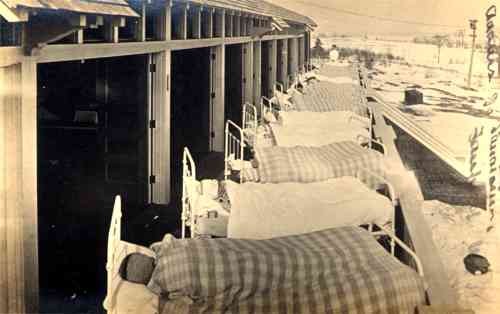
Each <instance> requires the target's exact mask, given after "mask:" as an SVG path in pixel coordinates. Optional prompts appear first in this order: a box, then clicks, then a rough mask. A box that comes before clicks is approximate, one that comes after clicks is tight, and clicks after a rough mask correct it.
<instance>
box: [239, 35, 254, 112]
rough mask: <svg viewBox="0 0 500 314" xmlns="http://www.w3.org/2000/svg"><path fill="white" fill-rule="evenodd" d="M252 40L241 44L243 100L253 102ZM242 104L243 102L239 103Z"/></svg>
mask: <svg viewBox="0 0 500 314" xmlns="http://www.w3.org/2000/svg"><path fill="white" fill-rule="evenodd" d="M253 67H254V65H253V42H249V43H246V44H243V88H242V90H243V101H244V102H249V103H253V96H254V95H253ZM241 105H243V104H241Z"/></svg>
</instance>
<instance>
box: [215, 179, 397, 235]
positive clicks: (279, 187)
mask: <svg viewBox="0 0 500 314" xmlns="http://www.w3.org/2000/svg"><path fill="white" fill-rule="evenodd" d="M225 189H226V191H227V194H228V197H229V202H230V203H231V214H230V216H229V224H228V229H227V235H228V237H229V238H245V239H267V238H272V237H279V236H286V235H293V234H302V233H307V232H312V231H317V230H322V229H327V228H334V227H340V226H359V225H362V224H368V223H377V224H380V225H384V224H386V223H388V222H390V221H391V219H392V215H393V210H394V209H393V207H392V203H391V201H390V200H389V199H388V198H387V197H385V196H383V195H380V194H378V193H377V192H375V191H372V190H370V189H369V188H368V187H367V186H365V185H364V184H363V183H362V182H361V181H359V180H358V179H356V178H354V177H342V178H337V179H331V180H327V181H322V182H314V183H305V184H304V183H296V182H289V183H280V184H260V183H244V184H237V183H234V182H231V181H227V182H226V183H225Z"/></svg>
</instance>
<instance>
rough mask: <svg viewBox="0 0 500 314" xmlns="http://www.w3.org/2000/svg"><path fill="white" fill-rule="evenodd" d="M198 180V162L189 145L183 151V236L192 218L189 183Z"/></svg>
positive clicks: (183, 236)
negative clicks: (195, 161) (195, 160)
mask: <svg viewBox="0 0 500 314" xmlns="http://www.w3.org/2000/svg"><path fill="white" fill-rule="evenodd" d="M192 182H196V164H195V163H194V159H193V156H192V155H191V152H190V151H189V149H188V148H187V147H184V151H183V152H182V199H181V202H182V215H181V221H182V238H183V239H184V238H185V237H186V227H187V225H189V221H190V219H191V205H190V204H191V202H190V200H191V198H192V195H190V193H189V191H190V189H189V186H188V185H189V184H190V183H192Z"/></svg>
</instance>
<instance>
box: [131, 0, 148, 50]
mask: <svg viewBox="0 0 500 314" xmlns="http://www.w3.org/2000/svg"><path fill="white" fill-rule="evenodd" d="M139 14H140V17H139V19H138V20H137V21H136V22H137V24H136V27H135V34H134V37H135V40H137V41H146V1H143V2H142V4H141V11H140V12H139Z"/></svg>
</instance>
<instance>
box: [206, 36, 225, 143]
mask: <svg viewBox="0 0 500 314" xmlns="http://www.w3.org/2000/svg"><path fill="white" fill-rule="evenodd" d="M210 50H211V53H212V64H211V71H212V73H211V78H212V79H211V82H210V85H211V92H212V93H213V94H212V95H213V96H214V97H212V98H211V104H212V105H211V106H210V108H211V110H212V112H211V115H210V116H211V117H213V118H212V121H211V131H212V132H213V138H212V141H211V144H212V145H211V150H212V151H216V152H224V127H225V125H224V123H225V112H224V111H225V67H226V66H225V60H226V57H225V53H226V51H225V46H224V45H220V46H216V47H212V48H210Z"/></svg>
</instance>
